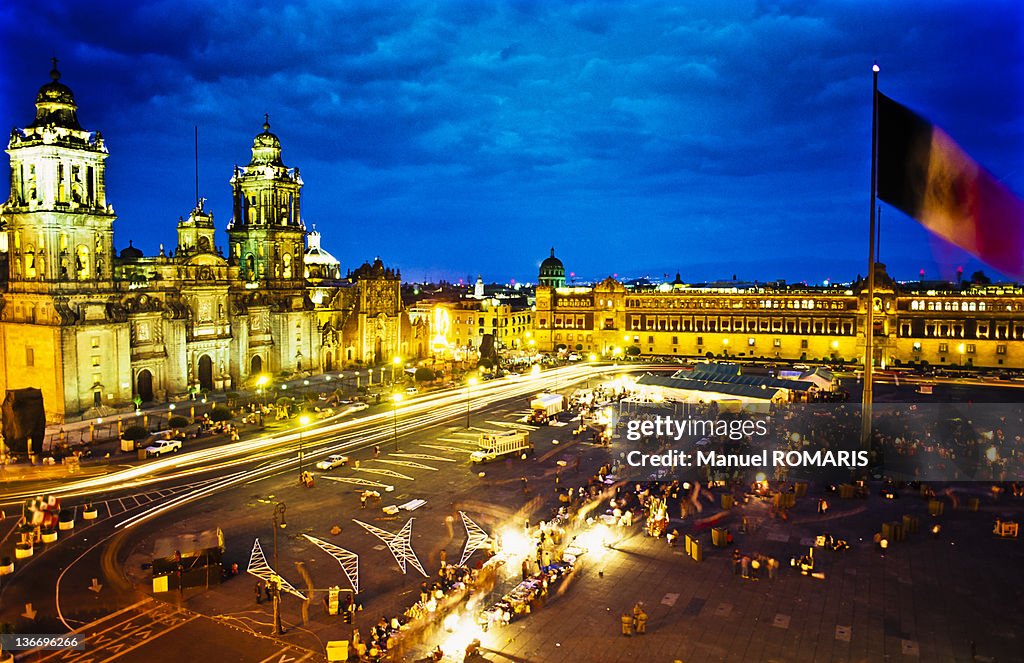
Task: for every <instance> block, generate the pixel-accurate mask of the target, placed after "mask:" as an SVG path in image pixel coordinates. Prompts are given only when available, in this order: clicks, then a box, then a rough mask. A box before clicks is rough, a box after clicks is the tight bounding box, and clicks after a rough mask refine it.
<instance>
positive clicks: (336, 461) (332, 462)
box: [316, 454, 348, 471]
mask: <svg viewBox="0 0 1024 663" xmlns="http://www.w3.org/2000/svg"><path fill="white" fill-rule="evenodd" d="M342 465H348V456H343V455H342V454H332V455H330V456H328V457H327V458H324V459H323V460H320V461H317V463H316V469H318V470H324V471H327V470H333V469H334V468H336V467H341V466H342Z"/></svg>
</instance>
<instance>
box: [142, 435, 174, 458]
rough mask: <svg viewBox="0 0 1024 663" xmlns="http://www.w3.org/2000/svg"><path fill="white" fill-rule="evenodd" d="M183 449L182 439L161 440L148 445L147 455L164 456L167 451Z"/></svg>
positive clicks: (172, 451)
mask: <svg viewBox="0 0 1024 663" xmlns="http://www.w3.org/2000/svg"><path fill="white" fill-rule="evenodd" d="M180 450H181V440H174V439H171V440H160V441H158V442H156V443H154V444H152V445H150V446H148V447H146V455H147V456H163V455H164V454H167V453H171V454H173V453H177V452H178V451H180Z"/></svg>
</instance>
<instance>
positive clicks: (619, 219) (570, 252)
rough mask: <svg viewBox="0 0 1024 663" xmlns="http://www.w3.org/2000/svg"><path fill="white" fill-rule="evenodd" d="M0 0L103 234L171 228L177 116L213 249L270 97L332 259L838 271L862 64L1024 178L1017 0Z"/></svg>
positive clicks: (16, 84) (9, 31)
mask: <svg viewBox="0 0 1024 663" xmlns="http://www.w3.org/2000/svg"><path fill="white" fill-rule="evenodd" d="M3 4H4V6H3V7H0V62H2V65H0V72H2V76H0V123H2V122H5V123H6V125H7V126H8V127H13V126H19V127H22V126H25V125H27V124H28V123H30V122H31V121H32V118H33V113H34V108H33V105H32V104H33V101H34V99H35V94H36V91H37V90H38V88H39V86H40V85H42V84H43V83H45V82H47V81H48V80H49V78H48V72H49V70H50V60H49V58H50V57H51V56H54V55H56V56H57V57H58V58H60V65H59V68H60V70H61V72H62V74H63V76H62V78H61V81H62V82H63V83H65V84H67V85H68V86H70V87H71V88H72V90H74V92H75V95H76V98H77V101H78V105H79V114H78V115H79V119H80V121H81V123H82V125H83V127H85V128H87V129H90V130H100V131H102V132H103V135H104V137H105V139H106V141H107V146H108V149H109V150H110V158H109V159H108V161H107V163H108V170H107V182H108V200H109V201H110V202H111V203H112V204H113V205H114V207H115V210H116V212H117V214H118V217H119V218H118V221H117V224H116V226H115V229H116V234H115V245H116V247H117V248H118V249H121V248H124V247H125V246H127V244H128V240H129V239H132V240H134V243H135V245H136V246H139V247H140V248H142V249H143V250H144V251H146V252H147V254H150V253H153V252H155V251H156V250H157V247H158V245H159V243H161V242H162V243H164V244H165V245H166V246H167V247H168V248H173V246H174V244H175V230H174V228H175V222H176V221H177V219H178V217H179V216H181V215H187V214H188V211H189V210H190V209H191V208H192V206H193V203H194V195H195V194H194V188H195V181H194V166H193V125H198V126H199V133H200V143H201V145H200V159H199V174H200V193H201V195H202V196H204V197H206V198H208V201H209V202H208V208H209V209H212V210H213V212H214V215H215V221H216V223H217V226H218V233H219V234H218V238H219V243H221V244H222V245H224V246H225V247H226V244H227V235H226V233H225V232H224V227H225V226H226V224H227V221H228V219H229V217H230V213H231V207H230V200H231V198H230V186H229V184H228V180H229V178H230V176H231V172H232V167H233V165H234V164H236V163H237V164H246V163H248V161H249V156H250V152H249V149H250V147H251V144H252V138H253V136H254V135H255V134H257V133H259V132H260V131H261V130H262V129H261V125H262V123H263V113H264V112H267V113H269V114H270V123H271V130H272V131H273V132H274V133H276V134H277V135H278V136H279V137H280V139H281V141H282V144H283V157H284V160H285V163H286V164H287V165H289V166H298V167H299V168H300V170H301V171H302V176H303V179H304V180H305V188H304V189H303V212H304V216H305V220H306V224H307V227H309V226H310V225H311V224H315V225H316V227H317V229H318V230H320V231H322V233H323V235H324V239H323V244H324V247H325V248H326V249H327V250H329V251H331V252H332V253H333V254H334V255H335V256H336V257H338V258H339V259H340V260H341V262H342V269H343V270H344V269H346V268H350V267H356V266H358V265H359V264H360V263H362V262H363V261H364V260H367V259H372V258H373V257H374V256H378V255H379V256H380V257H382V258H383V259H384V260H385V262H386V263H388V264H389V265H394V266H397V267H399V268H400V269H401V270H402V273H403V277H404V278H405V279H406V280H412V279H417V280H419V279H424V278H428V279H440V278H447V279H451V280H458V279H459V278H463V279H464V278H466V276H468V275H472V277H473V278H474V279H475V277H476V275H477V274H482V275H483V276H484V278H485V279H486V280H488V281H507V280H509V279H512V278H514V279H516V280H517V281H533V280H535V279H536V274H537V265H538V264H539V262H540V260H541V259H543V258H544V257H546V256H547V253H548V248H549V247H550V246H554V247H555V249H556V253H557V255H558V256H559V257H561V258H562V259H563V261H564V262H565V264H566V268H567V271H572V272H574V273H575V274H576V275H577V277H578V278H581V279H590V278H602V277H604V276H607V275H609V274H612V273H616V274H619V275H620V276H624V277H625V276H641V275H649V276H651V277H656V278H661V277H662V275H663V274H665V273H669V274H670V275H671V276H673V277H674V275H675V272H676V271H677V270H678V271H680V272H682V275H683V278H684V279H685V280H689V281H700V280H705V279H720V278H731V277H732V276H733V275H734V274H735V275H737V276H738V278H739V279H741V280H742V279H749V280H769V279H778V278H782V279H788V280H791V281H807V282H820V281H822V280H824V279H832V280H834V281H849V280H852V279H853V278H855V277H856V276H857V275H858V274H860V273H864V272H865V271H866V253H867V248H866V246H867V220H868V209H869V205H868V193H869V192H868V185H869V166H870V129H871V64H872V61H873V60H875V59H877V60H878V61H879V64H880V66H881V67H882V73H881V78H880V88H881V89H882V91H884V92H885V93H887V94H888V95H889V96H891V97H893V98H894V99H896V100H898V101H901V102H902V103H904V104H906V105H909V106H911V107H912V108H914V109H916V110H918V111H919V112H921V113H922V114H924V115H925V116H926V117H928V118H930V119H931V120H933V121H934V122H936V123H937V124H939V125H940V126H942V127H943V128H944V129H945V130H946V131H947V132H948V133H949V134H950V135H951V136H953V138H954V139H955V140H957V141H958V142H959V143H960V145H961V146H962V147H964V148H965V149H966V150H967V152H968V153H970V154H971V155H972V156H973V157H974V158H976V159H977V160H978V161H979V162H981V163H982V164H983V165H984V166H985V167H986V168H988V169H989V170H990V171H991V172H992V173H993V174H994V175H995V176H996V177H997V178H999V179H1001V180H1002V181H1003V182H1004V183H1005V184H1006V185H1007V186H1009V188H1010V189H1011V190H1013V191H1015V192H1017V194H1018V195H1024V36H1022V35H1024V3H1021V2H1019V1H1017V0H1011V1H1008V2H981V1H979V0H974V1H973V2H966V1H965V2H941V1H936V0H928V1H927V2H828V3H814V2H785V1H782V2H725V3H715V2H677V3H669V2H653V3H639V2H607V3H603V2H602V3H597V2H581V3H557V2H552V1H538V2H516V3H496V2H483V1H474V2H455V3H440V4H437V3H432V2H423V3H415V2H399V1H396V2H334V3H328V2H315V1H312V2H309V3H305V4H303V3H298V4H294V3H286V2H279V1H275V2H262V1H252V2H248V1H247V2H224V1H223V0H217V1H211V2H183V1H182V0H165V1H158V2H152V1H148V0H138V1H132V2H123V3H115V2H81V1H80V0H63V1H61V0H57V1H53V2H45V3H32V2H9V3H3ZM719 4H721V5H722V6H721V7H720V6H718V5H719ZM3 170H4V172H5V173H6V172H9V171H8V168H7V165H6V161H5V163H4V167H3ZM0 195H4V194H3V193H0ZM882 224H883V229H882V247H881V253H882V260H883V261H884V262H887V263H888V264H889V266H890V273H891V274H893V275H894V276H895V277H897V278H900V279H912V278H917V275H918V270H920V269H922V268H924V269H925V270H926V278H942V277H946V278H954V277H955V270H956V268H957V267H958V266H963V267H964V270H965V272H966V273H967V274H970V273H971V272H973V271H974V270H975V269H978V268H982V267H983V266H981V265H980V264H978V263H977V262H976V261H973V260H971V259H970V258H969V256H966V255H965V254H963V253H962V252H960V251H959V250H957V249H955V248H952V247H950V246H949V245H946V244H944V243H942V242H940V241H938V240H935V239H932V238H930V237H929V236H928V234H927V233H926V232H925V231H924V230H923V229H921V228H920V227H919V226H917V224H916V223H914V222H913V221H911V220H909V219H908V218H907V217H905V216H902V215H901V214H900V213H899V212H897V211H896V210H895V209H893V208H891V207H888V206H886V205H884V204H882ZM986 271H987V272H988V273H989V274H990V275H992V276H995V274H994V273H993V270H991V269H986Z"/></svg>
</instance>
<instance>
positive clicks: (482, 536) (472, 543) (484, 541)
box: [459, 511, 491, 566]
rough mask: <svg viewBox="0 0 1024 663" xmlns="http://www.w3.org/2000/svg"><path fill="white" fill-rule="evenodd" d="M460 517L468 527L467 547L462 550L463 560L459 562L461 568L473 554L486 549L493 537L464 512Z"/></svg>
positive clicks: (460, 512)
mask: <svg viewBox="0 0 1024 663" xmlns="http://www.w3.org/2000/svg"><path fill="white" fill-rule="evenodd" d="M459 515H460V516H462V524H463V525H465V527H466V547H465V548H463V549H462V559H461V560H459V566H462V565H464V564H465V563H466V560H467V559H469V558H470V557H471V556H472V555H473V553H475V552H476V551H477V550H480V549H481V548H486V547H487V545H488V543H490V540H491V537H489V536H488V535H487V532H485V531H484V530H483V528H482V527H480V526H479V525H477V524H476V523H474V522H473V521H472V520H470V519H469V516H467V515H466V513H465V512H464V511H459Z"/></svg>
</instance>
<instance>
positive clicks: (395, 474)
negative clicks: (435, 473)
mask: <svg viewBox="0 0 1024 663" xmlns="http://www.w3.org/2000/svg"><path fill="white" fill-rule="evenodd" d="M355 469H356V471H357V472H370V473H371V474H380V475H382V476H386V477H391V478H392V479H408V480H409V481H415V479H413V478H412V477H410V476H406V475H404V474H399V473H398V472H395V471H394V470H378V469H376V468H373V467H357V468H355Z"/></svg>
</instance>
